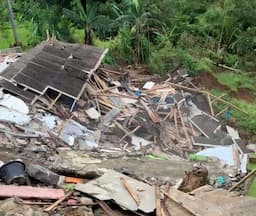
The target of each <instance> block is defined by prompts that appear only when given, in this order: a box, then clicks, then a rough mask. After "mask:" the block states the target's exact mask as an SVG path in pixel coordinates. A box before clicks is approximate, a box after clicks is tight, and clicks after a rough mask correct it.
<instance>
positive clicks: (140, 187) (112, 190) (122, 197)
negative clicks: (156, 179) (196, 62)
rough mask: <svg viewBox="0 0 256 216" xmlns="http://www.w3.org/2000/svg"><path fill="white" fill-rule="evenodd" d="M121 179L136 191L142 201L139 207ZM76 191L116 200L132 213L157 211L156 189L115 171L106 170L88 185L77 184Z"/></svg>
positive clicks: (102, 198) (98, 197)
mask: <svg viewBox="0 0 256 216" xmlns="http://www.w3.org/2000/svg"><path fill="white" fill-rule="evenodd" d="M120 178H124V179H125V180H126V181H127V182H128V183H129V185H130V186H131V188H133V190H134V191H136V193H137V195H138V197H139V200H140V203H139V206H137V204H136V202H135V201H134V199H133V198H132V197H131V195H130V194H129V192H128V191H127V190H126V189H125V187H124V186H123V184H122V182H121V181H120ZM75 189H76V190H78V191H81V192H83V193H86V194H89V195H92V196H93V197H96V198H97V199H100V200H114V201H115V202H116V203H117V204H118V205H120V206H121V207H123V208H125V209H128V210H131V211H137V210H141V211H143V212H146V213H150V212H152V211H154V209H155V191H154V187H152V186H150V185H148V184H145V183H143V182H140V181H138V180H135V179H132V178H131V177H129V176H125V175H123V174H121V173H118V172H116V171H114V170H106V171H105V172H104V175H103V176H101V177H99V178H98V179H96V180H93V181H90V182H88V183H86V184H77V185H76V187H75Z"/></svg>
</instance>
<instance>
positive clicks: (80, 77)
mask: <svg viewBox="0 0 256 216" xmlns="http://www.w3.org/2000/svg"><path fill="white" fill-rule="evenodd" d="M106 52H107V50H104V49H100V48H96V47H92V46H87V45H84V44H70V43H65V42H60V41H44V42H42V43H40V44H39V45H37V46H36V47H34V48H32V49H31V50H29V51H28V52H27V53H25V54H24V55H22V57H21V58H20V59H19V60H17V61H16V62H14V63H12V64H11V65H10V66H9V67H8V68H6V69H5V70H4V71H2V73H1V74H0V78H2V81H1V83H0V85H1V86H2V87H3V88H6V89H7V90H9V91H11V92H13V93H17V95H21V96H23V97H24V96H25V97H27V95H26V93H25V94H24V95H23V94H22V92H21V91H20V89H19V87H17V84H18V85H19V86H20V87H21V88H25V89H29V90H30V91H32V92H33V93H34V95H35V96H36V95H43V94H45V92H46V91H47V90H48V89H52V90H54V91H56V92H58V93H59V94H63V95H66V96H68V97H70V98H72V99H74V101H77V100H78V99H79V98H80V97H81V95H82V92H83V90H84V88H85V85H86V81H87V79H88V78H89V77H90V76H91V74H92V73H93V72H94V71H95V70H96V69H97V68H98V67H99V65H100V64H101V61H102V60H103V58H104V56H105V54H106ZM10 84H11V85H10ZM30 99H31V95H30ZM32 103H33V101H32Z"/></svg>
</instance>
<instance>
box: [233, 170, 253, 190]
mask: <svg viewBox="0 0 256 216" xmlns="http://www.w3.org/2000/svg"><path fill="white" fill-rule="evenodd" d="M255 173H256V169H255V170H253V171H251V172H250V173H248V174H247V175H246V176H245V177H243V178H242V179H241V180H240V181H239V182H237V183H236V184H235V185H234V186H232V187H231V188H230V189H229V190H228V191H229V192H231V191H233V190H235V189H236V188H237V187H239V186H240V185H241V184H243V183H244V182H245V181H246V180H247V179H249V178H250V177H252V176H253V175H255Z"/></svg>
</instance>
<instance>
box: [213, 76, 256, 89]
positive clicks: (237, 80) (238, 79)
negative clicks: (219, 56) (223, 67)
mask: <svg viewBox="0 0 256 216" xmlns="http://www.w3.org/2000/svg"><path fill="white" fill-rule="evenodd" d="M215 76H216V78H217V80H218V82H219V83H220V84H222V85H225V86H227V87H228V88H229V89H230V90H231V91H234V92H235V91H237V89H239V88H244V89H248V90H252V91H253V90H256V86H255V79H254V78H252V77H249V76H248V75H247V74H245V73H244V74H237V73H232V72H225V73H219V74H215Z"/></svg>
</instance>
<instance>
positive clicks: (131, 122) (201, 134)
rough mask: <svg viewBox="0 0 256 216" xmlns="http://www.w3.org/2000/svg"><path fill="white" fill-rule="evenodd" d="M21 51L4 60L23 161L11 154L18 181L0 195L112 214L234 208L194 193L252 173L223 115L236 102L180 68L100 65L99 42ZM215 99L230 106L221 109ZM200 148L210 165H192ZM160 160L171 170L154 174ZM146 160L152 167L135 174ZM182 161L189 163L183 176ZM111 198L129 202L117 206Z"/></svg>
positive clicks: (9, 127)
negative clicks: (159, 71)
mask: <svg viewBox="0 0 256 216" xmlns="http://www.w3.org/2000/svg"><path fill="white" fill-rule="evenodd" d="M13 52H14V50H10V51H9V53H8V52H5V53H4V56H5V60H4V61H3V62H2V63H0V78H1V79H0V86H1V94H0V122H1V124H0V136H1V140H2V142H1V148H2V149H4V151H7V150H8V151H9V152H10V155H11V153H12V154H14V155H15V158H18V157H19V158H22V159H23V160H24V161H25V162H22V161H19V160H12V161H8V159H9V158H8V156H3V159H2V160H3V161H5V163H4V162H3V163H2V165H1V168H0V177H1V179H2V180H3V181H4V183H5V184H18V185H19V186H14V185H0V197H2V198H8V197H19V198H20V199H18V200H17V199H16V200H14V201H15V202H16V203H18V204H19V205H20V204H28V205H42V206H47V205H48V207H47V208H46V209H45V212H50V211H51V212H52V211H54V210H55V211H57V210H58V211H62V210H63V207H64V206H69V207H70V208H71V209H72V211H73V210H74V208H83V209H85V211H86V212H87V213H84V214H83V213H81V215H93V210H95V209H96V207H95V206H99V207H101V208H102V209H103V211H104V212H105V213H106V214H107V215H118V214H117V213H116V212H115V211H119V215H120V214H121V215H127V214H129V213H125V212H123V210H129V212H130V213H131V212H132V213H131V215H134V214H136V215H145V213H146V214H149V213H153V212H155V211H156V214H157V215H158V216H160V215H162V216H164V215H168V207H167V206H171V207H170V209H169V210H171V212H173V211H176V210H173V209H177V211H178V212H179V211H180V212H182V211H185V212H186V214H190V215H191V214H194V215H224V212H225V211H227V209H228V208H229V210H230V209H231V208H230V205H227V206H224V205H223V206H222V207H219V206H218V204H217V203H214V202H213V201H212V202H211V203H208V204H205V208H202V206H201V205H200V206H199V205H198V203H199V202H193V201H195V200H196V201H200V203H201V202H203V201H204V202H206V201H205V200H204V199H206V198H204V196H198V197H197V196H196V197H192V196H191V195H188V194H186V193H189V192H190V193H191V191H194V190H195V189H197V188H199V187H201V186H204V185H207V184H211V185H213V186H214V187H222V188H226V189H227V188H229V187H231V186H232V184H233V182H234V181H239V180H240V179H241V176H243V175H245V174H246V173H247V168H248V167H247V165H248V160H249V155H250V153H251V151H250V150H248V149H247V148H246V145H245V144H244V143H243V141H242V139H241V138H240V136H239V134H238V132H237V130H235V129H234V128H232V127H230V126H226V125H223V124H221V123H220V121H219V120H218V119H217V117H218V116H219V115H221V114H222V113H224V112H226V111H227V110H228V111H229V110H230V109H231V108H234V109H239V108H238V107H236V106H234V105H232V104H230V103H229V102H228V101H225V100H224V99H222V97H216V96H214V95H212V94H211V93H209V92H206V91H201V90H199V89H198V88H196V87H195V86H194V84H193V83H192V82H191V79H190V78H189V77H187V75H186V73H184V70H181V69H180V68H176V70H175V71H173V72H172V73H171V74H170V78H169V79H167V80H166V81H159V80H160V79H159V77H157V76H153V75H148V74H146V73H143V71H142V72H140V73H139V72H136V73H134V70H131V69H122V70H118V69H116V68H112V67H110V66H107V65H102V64H101V62H102V60H103V58H104V56H105V54H106V52H107V50H103V49H99V48H95V47H91V46H86V45H79V44H69V43H64V42H58V41H45V42H42V43H41V44H39V45H38V46H36V47H35V48H33V49H31V50H30V51H28V52H27V53H24V54H22V55H20V54H16V51H15V53H13ZM13 56H15V60H12V61H9V62H8V67H7V66H6V65H7V63H6V62H7V60H8V59H11V57H13ZM2 59H4V58H2ZM11 62H13V63H11ZM187 84H188V85H189V86H191V85H192V86H194V87H188V86H187ZM214 102H215V103H216V102H221V103H224V104H225V105H227V108H225V110H223V111H221V112H220V113H217V114H215V113H214V109H213V103H214ZM241 112H243V111H241ZM17 156H18V157H17ZM202 156H203V158H204V162H202V163H204V165H205V166H206V167H207V168H206V167H202V166H196V167H193V168H192V169H191V163H190V162H188V161H187V159H189V158H190V159H191V158H200V157H202ZM212 157H215V158H217V160H213V159H212ZM11 159H13V156H12V157H11ZM129 159H131V160H132V162H129ZM134 161H136V163H135V164H136V165H134V164H132V163H134ZM152 161H153V162H152ZM35 162H36V163H38V164H41V165H43V166H40V165H33V163H35ZM150 163H152V164H150ZM153 164H154V165H157V168H156V170H157V171H158V172H159V169H161V170H162V172H163V173H164V174H163V175H159V173H158V174H156V173H157V172H155V171H154V168H153V167H154V165H153ZM174 164H175V165H174ZM219 165H222V166H221V168H217V167H218V166H219ZM139 166H145V167H144V168H145V169H144V172H146V173H143V171H142V172H141V170H140V171H138V170H137V172H136V169H138V167H139ZM46 167H47V168H46ZM168 167H170V169H169V171H167V170H168ZM174 167H176V169H180V173H181V174H183V173H184V171H185V170H190V171H188V172H186V174H185V177H182V176H180V174H177V172H176V171H174V169H175V168H174ZM213 167H214V168H213ZM48 168H50V169H51V170H53V171H55V172H52V171H51V170H49V169H48ZM223 168H225V169H224V170H223ZM151 169H152V170H151ZM150 170H151V171H150ZM231 171H232V176H228V174H230V173H231ZM213 172H215V173H213ZM150 173H151V174H150ZM213 174H214V175H215V177H214V178H213ZM240 174H241V176H240ZM252 175H253V174H251V175H250V176H252ZM160 177H164V178H162V179H161V178H160ZM180 179H181V180H180ZM211 180H214V181H211ZM69 183H72V184H71V186H70V184H69ZM24 184H26V185H28V186H21V185H24ZM38 185H40V186H43V187H38ZM160 185H161V187H160ZM171 185H172V186H174V187H170V186H171ZM239 185H240V183H239ZM45 186H51V187H57V188H58V189H55V188H48V187H47V188H45ZM67 187H68V188H67ZM69 187H71V188H69ZM63 188H64V189H66V190H67V189H68V190H69V192H68V193H66V194H64V190H63ZM231 189H232V190H233V189H234V188H232V187H231ZM211 190H213V188H211ZM195 193H196V192H195ZM195 193H194V192H192V194H195ZM208 194H209V192H207V193H206V192H205V196H207V195H208ZM212 194H215V193H212ZM223 196H224V195H223ZM225 197H229V196H228V195H227V194H226V195H225ZM23 199H25V200H23ZM27 199H29V200H30V201H27ZM38 199H39V200H41V201H38ZM229 199H231V198H230V197H229ZM35 200H37V201H35ZM49 200H57V201H56V202H54V203H52V202H49ZM167 200H168V202H174V203H176V206H175V207H174V205H173V203H171V204H170V203H169V204H168V205H167V204H166V202H167ZM206 200H207V199H206ZM241 200H242V199H241ZM245 200H246V201H244V202H243V203H250V202H251V200H250V199H248V200H247V198H246V199H245ZM111 201H114V203H116V204H118V206H120V207H121V209H123V210H121V209H120V208H119V209H118V210H113V209H111V208H110V206H109V205H108V204H110V203H111V205H112V202H111ZM177 203H178V207H177ZM192 203H194V204H192ZM195 203H197V204H195ZM252 203H254V204H255V201H254V200H253V202H252ZM241 206H242V204H241ZM114 209H116V206H115V207H114ZM207 209H208V210H209V209H210V213H206V211H207ZM120 212H123V213H120ZM236 213H237V212H235V210H234V214H233V215H238V214H236ZM44 214H45V213H42V215H44ZM70 214H71V213H70ZM186 214H182V215H186ZM39 215H40V214H39ZM63 215H66V213H65V214H64V213H63ZM67 215H68V214H67ZM79 215H80V214H79ZM172 215H175V214H172ZM176 215H179V214H178V213H176ZM180 215H181V214H180ZM248 215H249V214H248Z"/></svg>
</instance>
